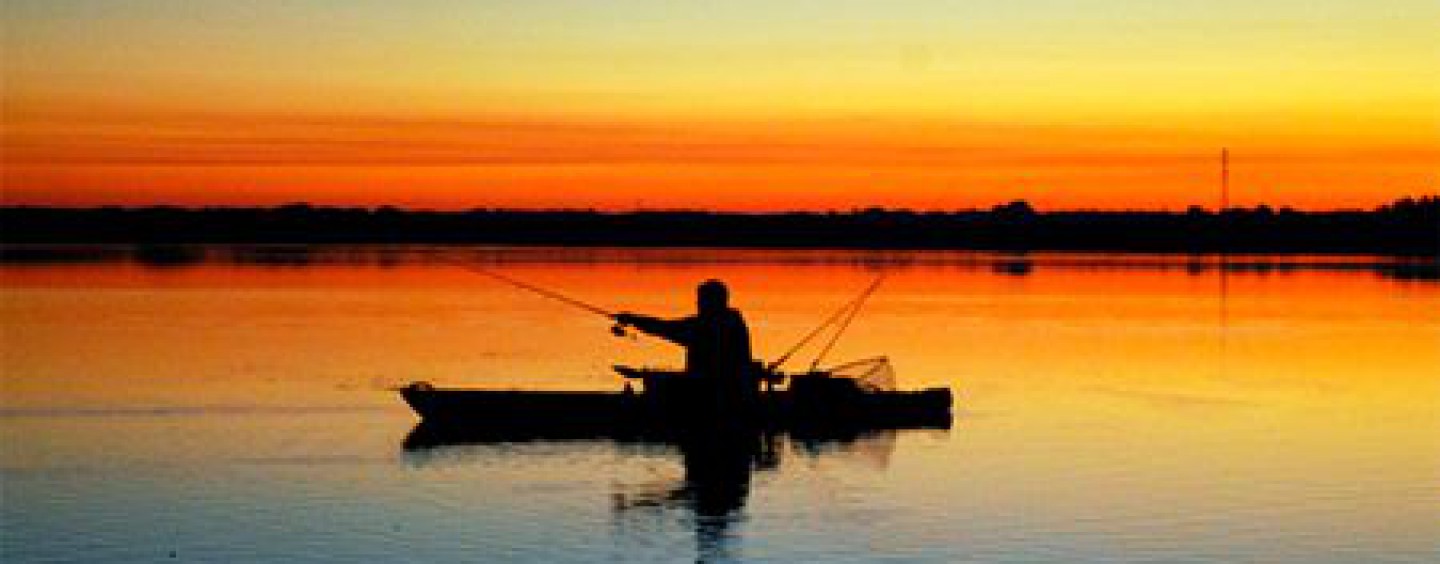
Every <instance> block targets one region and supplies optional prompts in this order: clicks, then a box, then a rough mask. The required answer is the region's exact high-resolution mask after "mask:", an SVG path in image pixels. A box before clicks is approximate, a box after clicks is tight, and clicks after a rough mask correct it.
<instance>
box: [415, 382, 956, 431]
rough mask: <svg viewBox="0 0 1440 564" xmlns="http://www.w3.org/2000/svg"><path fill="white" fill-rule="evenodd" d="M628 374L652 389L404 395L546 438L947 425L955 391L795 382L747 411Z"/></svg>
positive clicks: (440, 412) (434, 414) (432, 409)
mask: <svg viewBox="0 0 1440 564" xmlns="http://www.w3.org/2000/svg"><path fill="white" fill-rule="evenodd" d="M626 375H627V376H629V377H632V378H640V379H642V380H644V381H645V382H646V390H647V391H640V392H637V391H633V390H631V389H629V388H627V389H626V390H625V391H621V392H600V391H594V392H591V391H573V392H552V391H502V390H479V389H464V388H436V387H434V386H431V385H429V384H426V383H423V382H417V383H414V384H411V385H409V386H405V387H403V388H401V389H400V390H399V392H400V396H401V397H402V398H403V399H404V400H405V403H407V404H409V405H410V407H411V408H412V409H413V410H414V411H415V413H416V415H418V416H419V417H420V419H421V421H422V422H424V423H425V424H427V425H431V426H448V427H456V426H463V427H486V426H490V427H496V428H504V429H506V430H507V431H514V430H516V429H517V428H518V429H524V428H527V427H528V428H533V429H535V430H536V431H537V432H540V431H543V432H544V433H557V432H559V433H563V431H564V430H566V429H574V430H576V431H581V432H589V431H592V430H595V429H611V430H614V431H616V432H620V431H624V430H626V429H630V430H643V429H644V428H646V427H653V426H657V425H661V426H673V425H677V424H709V423H717V422H722V421H723V422H724V423H725V424H742V425H746V426H753V427H758V428H765V429H773V430H787V429H790V430H793V429H803V428H807V427H809V428H817V427H839V428H914V427H936V426H942V425H943V426H944V427H948V426H949V423H950V419H951V413H950V410H951V404H952V401H953V398H952V394H951V393H950V390H949V389H948V388H931V389H925V390H918V391H878V390H862V389H860V388H857V387H854V386H847V385H845V382H846V381H844V380H839V379H825V382H824V383H823V384H822V382H821V381H820V380H819V379H816V380H815V381H813V382H808V381H805V380H803V379H796V380H794V382H792V385H791V386H789V387H788V388H785V389H778V390H767V391H761V392H759V393H758V394H757V395H755V396H754V399H753V401H751V402H749V403H747V404H746V405H744V406H723V405H722V406H719V407H717V406H716V404H715V402H713V401H707V400H706V396H704V395H701V394H698V393H695V392H694V389H695V386H694V385H693V380H687V379H686V378H684V377H679V378H677V377H675V376H674V375H673V374H666V373H662V372H660V371H632V373H628V374H626ZM662 382H663V384H661V383H662ZM801 382H805V383H804V384H803V385H801V384H800V383H801ZM832 382H833V383H832Z"/></svg>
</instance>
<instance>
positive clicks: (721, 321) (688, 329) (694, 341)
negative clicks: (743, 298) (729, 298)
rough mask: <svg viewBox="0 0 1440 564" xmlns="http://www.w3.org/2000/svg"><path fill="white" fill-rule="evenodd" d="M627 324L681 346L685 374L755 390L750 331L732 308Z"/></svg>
mask: <svg viewBox="0 0 1440 564" xmlns="http://www.w3.org/2000/svg"><path fill="white" fill-rule="evenodd" d="M626 322H627V324H628V325H631V326H633V327H635V328H636V329H639V330H641V331H644V332H646V333H649V334H651V335H655V336H657V337H660V338H662V339H666V340H668V341H671V342H673V343H676V344H678V345H680V346H683V347H685V371H686V372H688V373H690V374H691V375H694V376H697V377H700V378H708V379H713V380H715V381H716V382H717V383H721V382H730V383H734V384H736V385H737V387H739V388H747V387H748V388H752V389H753V388H755V387H756V386H758V382H755V381H754V378H753V376H754V375H753V374H752V373H751V372H752V370H751V364H752V357H751V354H750V329H749V328H748V327H746V326H745V318H744V317H742V316H741V315H740V312H739V311H736V310H735V309H734V308H725V309H724V310H721V311H718V312H715V313H710V314H700V315H693V316H690V317H685V318H681V319H659V318H655V317H650V316H646V315H630V316H627V319H626Z"/></svg>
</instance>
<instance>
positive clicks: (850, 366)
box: [825, 356, 895, 392]
mask: <svg viewBox="0 0 1440 564" xmlns="http://www.w3.org/2000/svg"><path fill="white" fill-rule="evenodd" d="M825 372H827V373H829V375H830V377H832V378H847V379H850V380H854V381H855V383H856V384H859V385H860V388H861V389H863V390H866V391H870V392H889V391H894V390H895V367H894V366H892V365H891V364H890V359H889V357H884V356H877V357H874V358H867V359H863V360H857V361H854V362H847V363H845V364H841V365H838V366H835V367H832V368H830V369H828V370H826V371H825Z"/></svg>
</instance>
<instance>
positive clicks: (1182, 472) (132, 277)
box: [0, 248, 1440, 562]
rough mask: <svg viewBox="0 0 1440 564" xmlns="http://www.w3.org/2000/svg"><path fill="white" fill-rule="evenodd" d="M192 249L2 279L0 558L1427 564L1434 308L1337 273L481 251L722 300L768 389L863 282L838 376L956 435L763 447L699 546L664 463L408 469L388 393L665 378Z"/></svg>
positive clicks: (681, 308)
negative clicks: (932, 413)
mask: <svg viewBox="0 0 1440 564" xmlns="http://www.w3.org/2000/svg"><path fill="white" fill-rule="evenodd" d="M217 252H218V253H222V254H223V253H224V252H231V251H215V250H213V249H206V250H204V251H203V260H201V261H199V262H192V263H186V264H182V265H179V266H175V267H169V268H152V267H148V266H144V265H143V264H140V263H136V262H130V261H111V260H101V261H92V262H62V263H54V262H50V263H42V262H33V261H32V262H27V263H24V265H23V266H20V265H17V263H6V266H4V268H0V280H3V283H4V292H3V294H0V312H3V319H4V323H5V327H4V329H5V331H4V334H3V340H4V341H3V344H4V357H3V358H4V368H5V370H4V371H3V375H0V378H3V380H0V382H3V385H4V386H3V389H0V392H3V393H0V477H3V480H4V483H3V485H4V503H3V508H0V509H3V512H4V514H3V517H4V518H3V523H4V526H3V528H0V529H3V530H0V541H3V552H4V554H5V555H6V556H7V558H6V560H7V561H11V560H12V559H14V561H20V562H25V561H40V560H48V559H51V558H57V557H60V558H64V557H77V556H76V555H84V556H83V557H85V558H89V557H91V556H93V557H94V558H95V559H109V560H113V561H135V562H140V561H145V562H149V561H155V560H161V559H166V558H169V555H170V552H171V551H174V552H175V553H176V557H177V558H179V559H182V560H198V561H215V562H222V561H276V562H280V561H287V562H289V561H321V560H326V561H338V560H362V561H376V560H385V561H400V560H420V561H435V560H447V561H448V560H466V559H472V558H474V557H475V555H478V554H484V555H485V556H486V558H485V559H486V560H490V561H506V560H510V561H556V562H567V561H572V562H579V561H584V562H593V561H596V560H632V559H633V560H637V561H647V560H648V561H673V560H675V559H677V558H679V559H681V560H685V559H690V558H693V557H694V556H695V555H697V554H712V553H707V552H706V551H707V550H709V548H707V547H712V548H715V549H716V551H715V552H713V554H712V555H714V556H716V557H717V558H718V557H723V556H727V555H728V556H731V557H735V558H737V559H740V560H743V561H820V560H824V561H846V560H847V559H849V560H852V561H860V560H864V559H865V558H864V557H866V556H874V555H878V554H886V555H893V556H894V557H895V558H896V559H899V560H908V559H915V560H928V561H945V562H953V561H967V560H969V561H1027V562H1034V561H1053V562H1071V561H1076V560H1090V561H1289V562H1325V561H1331V562H1355V561H1407V560H1411V561H1423V560H1424V559H1425V558H1426V557H1428V556H1430V555H1432V554H1433V547H1434V539H1435V538H1437V536H1440V531H1437V529H1436V526H1435V524H1434V523H1436V522H1440V520H1437V519H1435V517H1436V515H1435V512H1434V507H1433V501H1432V500H1433V485H1434V478H1435V476H1436V475H1437V473H1440V458H1437V457H1440V454H1437V453H1440V448H1436V447H1440V444H1437V443H1436V437H1437V436H1440V421H1437V415H1436V414H1437V413H1440V409H1437V398H1440V382H1437V378H1436V377H1435V375H1434V374H1435V371H1434V368H1435V367H1436V366H1440V316H1437V315H1436V314H1435V313H1434V312H1436V311H1440V307H1437V306H1440V286H1437V285H1435V284H1433V283H1431V282H1428V281H1426V280H1425V279H1424V278H1423V277H1421V278H1418V279H1416V278H1406V279H1402V278H1404V277H1393V276H1385V275H1378V276H1377V275H1376V274H1378V273H1379V272H1380V271H1379V270H1376V269H1373V268H1370V267H1365V266H1363V265H1364V264H1366V263H1367V262H1369V263H1375V264H1380V263H1389V259H1374V258H1359V259H1354V258H1346V257H1338V258H1337V257H1302V258H1283V259H1274V260H1273V261H1272V259H1271V258H1270V257H1247V258H1240V259H1235V260H1243V261H1249V262H1250V263H1252V264H1259V263H1261V262H1265V261H1272V262H1277V263H1283V262H1290V263H1299V264H1305V265H1307V266H1301V267H1294V268H1288V267H1287V268H1281V269H1271V270H1270V271H1269V272H1270V274H1262V273H1261V272H1260V270H1259V269H1249V270H1247V269H1244V268H1240V269H1231V270H1224V272H1227V273H1228V274H1227V276H1226V277H1224V278H1222V277H1220V276H1219V273H1220V272H1222V270H1219V269H1216V268H1195V267H1193V264H1194V263H1193V261H1194V260H1196V259H1190V258H1183V257H1182V258H1176V259H1168V258H1164V257H1153V256H1114V257H1094V256H1081V257H1076V256H1067V255H1034V256H1029V257H1025V256H981V255H973V254H972V255H964V254H956V255H951V254H940V255H934V256H932V255H929V254H923V253H921V254H915V253H899V254H894V255H897V256H900V257H901V258H903V259H904V260H901V258H895V257H894V256H891V255H892V254H891V253H882V254H880V255H876V256H866V255H865V254H863V253H860V254H857V253H848V252H846V253H834V254H827V253H824V252H813V251H806V252H800V253H793V254H787V253H785V252H781V251H754V252H752V251H744V252H737V253H731V252H719V253H716V252H714V251H695V250H690V251H673V252H672V251H646V252H642V253H640V255H642V256H641V259H643V260H632V259H627V258H626V257H632V258H633V257H635V256H636V255H635V254H634V253H633V252H631V251H624V250H599V251H593V252H578V253H569V252H562V251H556V250H527V249H518V250H515V249H493V250H487V251H484V252H482V253H479V256H480V257H481V258H483V259H485V260H490V261H492V262H491V263H492V264H494V265H496V266H497V267H499V268H504V269H506V272H508V273H511V274H513V275H516V276H522V277H524V278H525V279H527V280H532V281H535V282H538V283H543V284H545V285H547V286H550V287H555V288H560V289H564V290H566V291H569V292H570V293H572V294H574V295H576V296H579V297H583V298H585V299H587V300H590V301H595V302H598V303H604V304H607V305H612V306H614V307H617V308H624V309H634V310H638V311H647V312H653V313H658V314H681V313H684V312H686V311H687V310H688V309H689V307H690V305H689V302H690V293H691V291H692V285H693V283H694V282H695V281H696V280H699V279H703V278H707V277H710V276H722V277H724V278H726V279H727V280H728V281H729V282H730V283H731V285H732V287H734V289H735V295H736V302H737V304H738V305H739V306H741V307H742V308H744V310H745V313H746V315H747V316H748V317H749V319H750V322H751V325H752V326H753V327H754V331H755V335H756V341H757V342H756V349H757V351H759V353H760V354H762V355H766V356H771V357H773V356H774V355H775V354H777V353H778V351H781V350H783V349H784V348H785V347H786V346H788V344H789V343H790V342H792V341H793V340H794V339H796V338H798V337H799V336H800V335H802V334H803V333H804V332H805V331H806V330H807V329H809V328H810V327H811V326H812V325H813V324H815V323H817V322H818V321H819V319H820V318H822V317H823V316H824V315H825V314H826V313H827V312H829V311H830V310H831V309H833V308H834V307H836V306H837V305H838V304H840V303H842V302H844V301H845V300H846V299H848V298H849V297H850V296H852V295H853V294H854V292H855V291H857V290H858V289H859V288H862V287H863V286H864V285H865V284H866V283H868V281H869V280H870V279H871V277H872V275H873V273H874V271H875V269H877V268H881V267H884V268H887V269H890V270H891V271H892V275H891V276H890V278H889V279H888V280H887V282H886V285H885V286H884V288H883V289H882V291H881V292H880V293H879V294H877V295H876V296H875V298H874V299H873V301H872V302H871V303H870V304H869V305H868V307H867V309H866V310H865V311H864V312H863V314H862V315H861V316H860V318H859V319H858V320H857V322H856V325H855V326H854V328H853V329H852V331H851V332H850V333H849V334H847V335H846V337H845V339H843V340H842V341H841V342H840V343H839V345H838V347H837V350H836V351H835V353H834V355H833V356H834V360H836V361H843V360H847V359H850V358H857V357H862V356H870V355H873V354H887V355H889V356H890V357H891V358H892V360H893V361H894V362H895V365H896V367H897V370H898V372H899V377H900V383H901V385H902V386H911V387H923V386H934V385H946V386H951V387H953V388H954V389H955V390H956V392H957V395H958V402H959V406H958V408H959V409H958V410H957V412H958V414H957V418H956V422H955V428H954V429H953V430H952V431H950V432H949V433H934V432H910V433H899V434H896V435H894V436H892V437H890V438H888V439H886V441H887V442H886V447H885V448H883V449H875V450H867V449H865V448H852V446H854V445H847V444H844V443H839V444H827V443H823V442H822V443H819V444H811V445H804V444H797V443H795V442H794V441H791V440H789V439H785V440H782V441H780V444H779V445H778V447H777V448H776V449H775V452H777V453H778V455H779V456H778V464H775V465H774V466H773V467H768V466H766V465H764V464H759V463H758V462H757V460H750V463H749V464H747V465H746V466H747V468H748V471H747V476H748V478H747V479H748V480H749V482H748V484H747V485H746V487H745V488H744V494H745V495H744V496H743V503H742V504H741V507H740V508H739V509H738V511H736V512H734V513H728V512H722V513H724V515H722V516H720V517H718V518H715V517H714V516H712V515H706V514H702V513H700V512H697V511H696V510H695V507H696V502H695V499H694V498H693V497H687V496H693V495H694V494H696V493H697V492H695V491H689V492H687V491H686V487H687V482H693V480H687V477H686V476H687V474H686V468H685V459H686V457H685V453H684V452H683V451H682V450H681V449H680V448H679V446H678V445H675V444H664V443H662V444H622V443H615V442H606V441H600V442H597V441H579V442H558V443H557V442H538V443H536V442H529V443H520V444H505V443H491V444H458V445H443V446H441V447H440V448H435V449H430V450H428V451H426V452H423V453H421V452H415V451H407V450H405V449H404V448H403V445H404V444H405V437H406V435H407V433H409V432H410V430H411V427H412V425H413V418H412V416H411V415H410V414H409V413H408V411H407V410H406V409H405V407H404V406H403V405H401V404H400V403H399V401H398V399H397V398H395V397H393V395H392V394H391V393H390V392H388V391H386V390H385V389H384V388H385V387H386V386H389V385H393V384H396V383H401V382H405V381H409V380H418V379H426V380H431V381H435V382H437V383H441V384H451V385H466V386H481V387H496V388H527V389H569V388H579V389H616V388H618V386H619V383H618V380H617V379H616V378H615V377H614V376H613V375H612V374H611V373H610V372H609V369H608V367H609V365H611V364H614V363H630V364H666V363H675V362H678V360H679V355H678V353H677V351H675V350H673V349H671V348H667V347H665V346H663V345H660V344H656V343H651V342H647V341H629V340H622V339H615V338H614V337H611V336H610V335H609V334H608V333H607V332H606V331H605V329H606V327H607V324H606V323H605V322H604V320H602V319H598V318H597V319H590V318H587V317H585V316H583V315H578V316H577V315H575V314H574V313H572V312H571V311H570V310H567V309H565V308H564V307H563V306H557V305H555V304H553V303H550V302H548V301H544V300H541V299H537V298H535V297H533V296H529V295H525V294H519V293H516V292H515V291H514V290H512V289H510V288H507V287H503V286H499V285H496V284H493V283H491V282H490V281H488V280H486V279H484V278H481V277H476V276H474V275H473V274H470V273H467V272H465V271H464V270H462V269H458V268H455V267H453V266H451V265H449V264H446V263H437V262H435V261H433V260H428V259H427V258H426V257H429V256H431V255H433V253H434V252H435V251H434V250H433V249H412V248H403V249H385V250H381V251H367V250H364V249H350V250H345V251H342V252H339V253H338V255H337V254H336V253H328V252H327V253H309V252H308V251H307V252H301V251H285V252H289V253H292V254H303V255H309V256H310V257H311V258H309V259H306V260H305V261H298V260H291V261H288V262H285V263H279V262H271V263H263V264H262V263H255V262H246V261H241V260H228V259H226V260H216V259H215V258H214V256H215V255H214V253H217ZM645 253H656V254H657V255H659V257H658V258H657V257H656V256H648V255H645ZM672 253H673V254H672ZM317 256H319V257H322V258H315V257H317ZM336 256H339V257H342V258H334V257H336ZM379 256H389V257H390V258H384V259H381V258H377V257H379ZM557 256H558V257H560V258H557ZM707 256H708V257H709V258H708V259H707V258H706V257H707ZM1205 260H1207V261H1211V260H1215V259H1214V257H1206V258H1205ZM1227 260H1229V259H1227ZM1017 261H1019V262H1017ZM1096 261H1100V262H1102V263H1104V264H1100V265H1097V264H1095V262H1096ZM1347 261H1349V262H1347ZM1022 262H1023V263H1026V264H1028V265H1029V266H1026V267H1023V268H1021V267H1018V266H1016V265H1017V264H1020V263H1022ZM1207 264H1218V263H1214V262H1208V263H1207ZM1355 264H1360V265H1362V266H1355ZM1420 264H1423V263H1420ZM897 265H901V266H903V268H898V267H897ZM802 356H803V355H802ZM742 450H744V449H742ZM746 452H748V451H746ZM760 452H761V453H763V452H764V451H763V450H762V451H760ZM767 456H768V455H767ZM741 458H744V457H741ZM756 458H764V457H761V456H759V454H757V455H756ZM722 466H723V465H722ZM722 482H723V480H722ZM687 500H688V501H687ZM722 506H723V504H722ZM716 519H718V521H717V520H716ZM720 525H723V526H720ZM697 530H702V531H703V532H704V534H701V535H699V536H697V534H696V533H697ZM710 533H715V534H714V535H711V534H710ZM703 539H710V540H714V541H715V542H713V543H709V541H708V540H707V541H705V542H700V543H698V544H697V540H703ZM707 543H709V544H707ZM697 551H698V552H697Z"/></svg>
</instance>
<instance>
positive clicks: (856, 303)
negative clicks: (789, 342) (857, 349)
mask: <svg viewBox="0 0 1440 564" xmlns="http://www.w3.org/2000/svg"><path fill="white" fill-rule="evenodd" d="M884 281H885V274H884V273H881V274H880V275H879V276H876V277H875V281H873V282H871V283H870V285H869V286H866V287H865V290H864V291H862V292H860V295H859V296H857V297H856V298H855V299H853V300H850V301H849V302H846V303H845V305H843V306H841V307H840V309H837V310H835V312H834V313H832V314H830V316H829V317H826V318H825V321H822V322H821V323H820V326H818V327H816V328H814V329H812V330H811V331H810V332H809V333H807V334H806V335H805V336H804V337H802V338H801V339H800V342H798V343H795V345H794V346H792V347H790V350H788V351H785V354H782V355H780V358H777V359H775V361H774V362H771V363H770V364H768V365H766V367H765V369H766V371H767V372H774V371H775V369H777V368H780V366H781V365H782V364H785V361H787V360H790V357H792V356H795V353H797V352H800V349H802V348H804V347H805V345H806V344H808V343H809V342H810V340H811V339H814V338H815V337H817V336H819V335H820V333H823V332H824V331H825V329H827V328H829V327H830V326H831V325H834V324H835V322H836V321H839V320H840V319H841V317H845V316H846V314H847V313H849V314H850V315H849V316H848V319H854V317H855V316H854V313H852V312H858V311H859V307H860V306H861V305H862V304H864V303H865V299H866V298H868V297H870V295H871V294H873V293H875V290H876V289H878V288H879V287H880V283H881V282H884ZM848 319H847V321H845V325H847V326H848V325H849V321H848ZM844 330H845V328H844V327H841V329H840V331H841V332H844ZM839 336H840V333H836V335H835V337H834V338H832V339H831V340H830V343H829V344H827V345H826V346H825V351H826V352H828V351H829V349H830V347H831V346H834V344H835V341H836V340H838V339H839ZM821 354H822V356H823V354H824V352H822V353H821ZM816 362H817V363H818V362H819V360H818V359H817V360H816Z"/></svg>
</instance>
